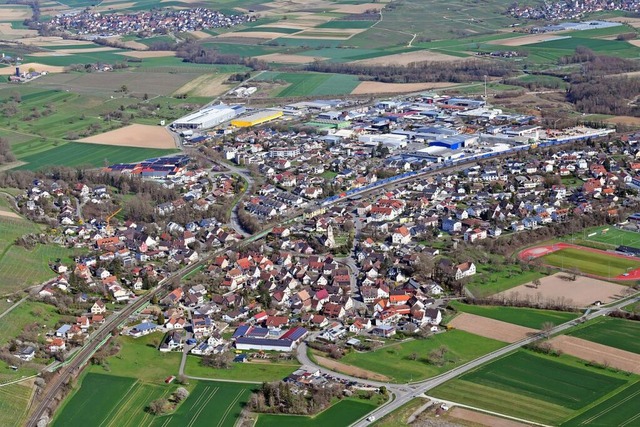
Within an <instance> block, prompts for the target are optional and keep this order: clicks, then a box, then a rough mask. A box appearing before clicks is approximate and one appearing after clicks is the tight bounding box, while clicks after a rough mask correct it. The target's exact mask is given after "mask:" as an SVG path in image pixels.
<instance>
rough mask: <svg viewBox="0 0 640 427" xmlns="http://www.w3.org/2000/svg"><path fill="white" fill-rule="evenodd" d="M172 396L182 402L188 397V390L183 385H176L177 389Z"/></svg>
mask: <svg viewBox="0 0 640 427" xmlns="http://www.w3.org/2000/svg"><path fill="white" fill-rule="evenodd" d="M173 397H174V398H175V399H176V401H177V402H182V401H183V400H185V399H186V398H187V397H189V391H188V390H187V389H186V388H184V387H178V389H177V390H176V391H175V393H173Z"/></svg>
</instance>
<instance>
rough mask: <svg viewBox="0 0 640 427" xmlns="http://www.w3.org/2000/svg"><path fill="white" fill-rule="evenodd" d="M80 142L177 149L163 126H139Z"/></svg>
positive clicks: (124, 128) (113, 131)
mask: <svg viewBox="0 0 640 427" xmlns="http://www.w3.org/2000/svg"><path fill="white" fill-rule="evenodd" d="M80 142H87V143H91V144H105V145H115V146H119V147H141V148H176V143H175V141H174V140H173V137H172V136H171V134H170V133H169V132H168V131H167V130H166V129H165V128H163V127H162V126H150V125H139V124H135V125H129V126H125V127H123V128H120V129H116V130H112V131H109V132H105V133H101V134H99V135H94V136H90V137H89V138H84V139H81V140H80Z"/></svg>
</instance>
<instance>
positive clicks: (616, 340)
mask: <svg viewBox="0 0 640 427" xmlns="http://www.w3.org/2000/svg"><path fill="white" fill-rule="evenodd" d="M568 335H571V336H574V337H576V338H582V339H585V340H588V341H593V342H596V343H598V344H602V345H607V346H611V347H615V348H619V349H621V350H626V351H630V352H632V353H638V354H640V322H637V321H633V320H624V319H616V318H611V317H600V318H598V319H596V320H595V321H592V322H589V323H587V324H586V325H584V326H582V327H580V328H579V329H576V330H573V331H571V332H569V333H568Z"/></svg>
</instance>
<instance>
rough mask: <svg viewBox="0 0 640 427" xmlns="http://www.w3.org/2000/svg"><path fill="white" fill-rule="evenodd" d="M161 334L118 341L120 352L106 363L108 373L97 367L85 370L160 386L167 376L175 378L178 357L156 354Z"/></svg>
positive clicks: (179, 354) (119, 338) (171, 354)
mask: <svg viewBox="0 0 640 427" xmlns="http://www.w3.org/2000/svg"><path fill="white" fill-rule="evenodd" d="M163 336H164V335H163V334H162V333H160V332H156V333H152V334H149V335H146V336H144V337H140V338H132V337H126V336H120V337H118V343H119V344H120V346H121V350H120V352H119V353H118V354H117V355H115V356H113V357H110V358H109V359H108V371H105V369H104V368H103V367H101V366H97V365H93V366H90V367H89V370H90V372H94V373H103V374H104V373H107V372H108V373H109V374H111V375H118V376H122V377H132V378H138V379H140V380H142V381H147V382H150V383H154V384H159V383H162V381H163V380H164V379H165V378H166V377H168V376H169V375H177V374H178V368H179V366H180V358H181V357H182V353H180V352H170V353H160V351H158V345H159V344H160V342H161V340H162V338H163Z"/></svg>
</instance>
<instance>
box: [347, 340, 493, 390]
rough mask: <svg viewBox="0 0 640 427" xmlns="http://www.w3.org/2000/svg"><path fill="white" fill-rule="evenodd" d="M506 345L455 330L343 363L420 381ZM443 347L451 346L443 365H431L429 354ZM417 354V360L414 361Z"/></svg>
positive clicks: (350, 357) (349, 356)
mask: <svg viewBox="0 0 640 427" xmlns="http://www.w3.org/2000/svg"><path fill="white" fill-rule="evenodd" d="M504 345H505V343H503V342H500V341H496V340H492V339H489V338H483V337H480V336H478V335H473V334H470V333H468V332H464V331H461V330H453V331H448V332H446V333H443V334H437V335H434V336H432V337H430V338H428V339H416V340H411V341H407V342H403V343H393V344H389V345H386V346H383V347H381V348H379V349H377V350H375V351H370V352H366V353H360V352H353V353H349V354H347V355H346V356H344V357H343V358H342V359H340V363H344V364H348V365H353V366H357V367H359V368H362V369H366V370H368V371H373V372H377V373H379V374H382V375H385V376H387V377H389V378H392V381H393V382H408V381H418V380H422V379H425V378H429V377H433V376H435V375H438V374H440V373H442V372H445V371H448V370H450V369H452V368H454V367H455V366H458V365H461V364H463V363H466V362H468V361H470V360H473V359H475V358H477V357H479V356H482V355H483V354H487V353H490V352H492V351H494V350H497V349H499V348H500V347H503V346H504ZM441 346H446V347H447V352H446V355H445V357H444V359H445V361H444V363H443V364H442V366H438V365H435V364H431V363H429V361H428V360H427V359H428V355H429V352H431V351H433V350H436V349H438V348H439V347H441ZM414 353H415V355H416V359H415V360H412V359H413V358H412V355H413V354H414Z"/></svg>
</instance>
